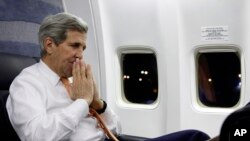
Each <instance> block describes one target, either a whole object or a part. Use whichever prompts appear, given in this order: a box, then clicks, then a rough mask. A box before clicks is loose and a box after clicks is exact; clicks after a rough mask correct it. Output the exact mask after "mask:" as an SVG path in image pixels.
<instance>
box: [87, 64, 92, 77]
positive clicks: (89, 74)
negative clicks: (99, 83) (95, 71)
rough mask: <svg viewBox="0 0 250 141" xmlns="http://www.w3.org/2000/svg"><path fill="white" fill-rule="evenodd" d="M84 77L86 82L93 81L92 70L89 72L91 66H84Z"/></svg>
mask: <svg viewBox="0 0 250 141" xmlns="http://www.w3.org/2000/svg"><path fill="white" fill-rule="evenodd" d="M86 77H87V79H88V80H91V81H93V75H92V70H91V66H90V65H89V64H87V65H86Z"/></svg>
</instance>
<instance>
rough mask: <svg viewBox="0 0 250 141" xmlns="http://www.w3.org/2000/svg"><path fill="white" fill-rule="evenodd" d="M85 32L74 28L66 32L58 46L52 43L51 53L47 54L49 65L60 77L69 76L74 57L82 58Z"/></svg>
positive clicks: (84, 46) (85, 38) (85, 37)
mask: <svg viewBox="0 0 250 141" xmlns="http://www.w3.org/2000/svg"><path fill="white" fill-rule="evenodd" d="M86 40H87V35H86V33H81V32H78V31H75V30H70V31H68V32H67V38H66V40H65V41H64V42H62V43H60V44H59V45H58V46H56V45H55V44H54V47H52V53H51V54H50V55H48V58H49V59H48V60H49V66H50V68H51V69H52V70H54V71H55V72H56V73H57V74H58V75H59V76H60V77H71V76H72V68H73V63H74V62H75V61H76V58H79V59H80V60H81V59H82V58H83V51H84V50H85V48H86Z"/></svg>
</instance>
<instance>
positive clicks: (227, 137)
mask: <svg viewBox="0 0 250 141" xmlns="http://www.w3.org/2000/svg"><path fill="white" fill-rule="evenodd" d="M243 130H245V131H246V133H243V132H242V131H243ZM249 132H250V103H248V104H247V105H246V106H244V107H242V108H240V109H238V110H236V111H234V112H233V113H231V114H230V115H229V116H228V117H227V118H226V119H225V121H224V122H223V124H222V127H221V131H220V141H238V140H240V141H249V138H250V133H249Z"/></svg>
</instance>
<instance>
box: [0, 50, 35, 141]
mask: <svg viewBox="0 0 250 141" xmlns="http://www.w3.org/2000/svg"><path fill="white" fill-rule="evenodd" d="M37 60H38V59H36V58H34V57H28V56H22V55H15V54H9V53H0V66H1V69H0V137H1V138H2V139H7V140H10V141H19V140H20V139H19V138H18V136H17V134H16V132H15V130H14V129H13V127H12V125H11V123H10V120H9V116H8V113H7V110H6V101H7V98H8V95H9V87H10V85H11V83H12V81H13V80H14V78H15V77H16V76H17V75H18V74H19V73H20V72H21V70H22V69H24V68H26V67H28V66H30V65H32V64H34V63H36V62H37Z"/></svg>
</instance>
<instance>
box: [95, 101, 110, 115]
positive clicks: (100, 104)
mask: <svg viewBox="0 0 250 141" xmlns="http://www.w3.org/2000/svg"><path fill="white" fill-rule="evenodd" d="M91 107H92V108H94V109H95V110H96V112H97V113H98V114H102V113H104V112H105V110H106V108H107V103H106V102H105V101H104V100H102V99H99V100H98V101H96V102H95V103H92V105H91Z"/></svg>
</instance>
